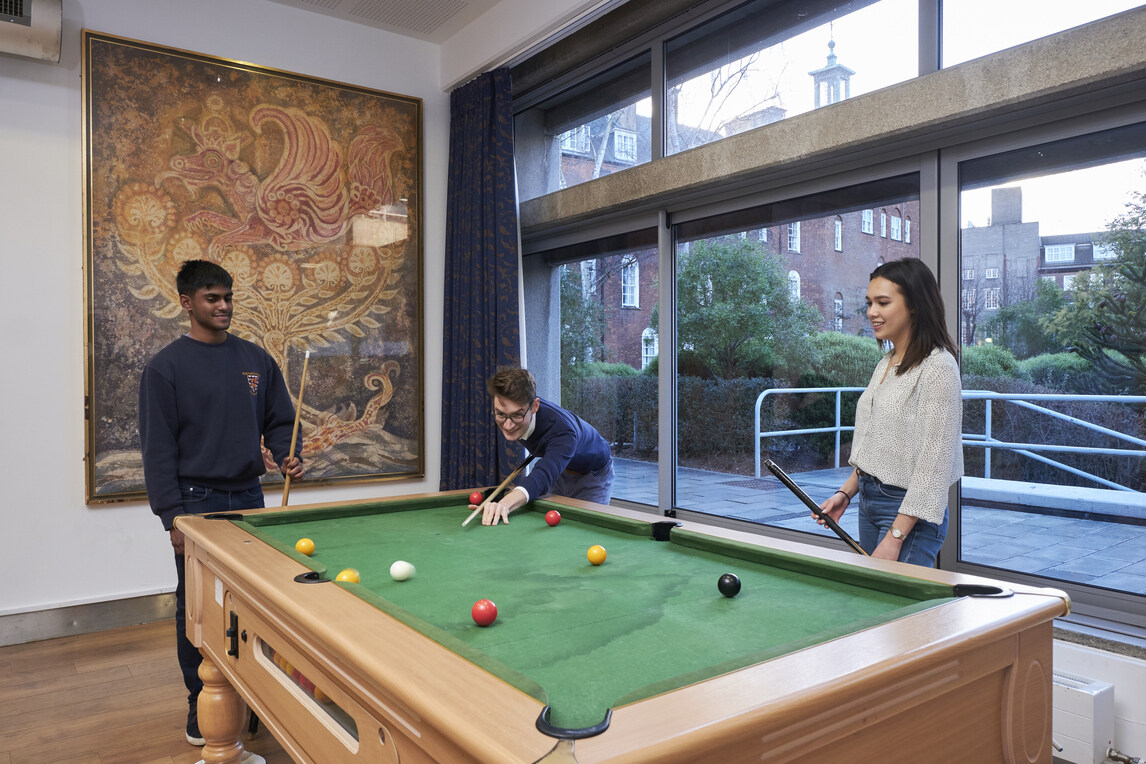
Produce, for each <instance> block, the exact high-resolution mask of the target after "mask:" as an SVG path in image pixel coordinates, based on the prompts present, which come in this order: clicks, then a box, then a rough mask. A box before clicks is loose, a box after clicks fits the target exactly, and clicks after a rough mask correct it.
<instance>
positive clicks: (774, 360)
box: [674, 175, 919, 532]
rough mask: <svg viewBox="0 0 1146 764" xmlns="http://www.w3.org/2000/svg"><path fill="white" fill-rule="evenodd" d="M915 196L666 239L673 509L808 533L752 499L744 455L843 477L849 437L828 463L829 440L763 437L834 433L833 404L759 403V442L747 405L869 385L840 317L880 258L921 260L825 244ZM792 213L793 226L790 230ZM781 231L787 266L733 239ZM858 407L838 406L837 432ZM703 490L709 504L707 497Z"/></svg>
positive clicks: (858, 326)
mask: <svg viewBox="0 0 1146 764" xmlns="http://www.w3.org/2000/svg"><path fill="white" fill-rule="evenodd" d="M918 186H919V181H918V176H916V175H905V176H899V177H895V178H890V179H887V180H882V181H878V182H872V183H866V184H862V185H856V186H851V187H847V188H842V189H837V190H834V191H831V192H826V193H822V194H817V195H814V196H808V197H800V198H798V199H791V200H785V201H782V202H776V203H772V204H765V205H761V206H756V207H750V208H747V209H743V210H738V211H733V212H729V213H727V214H722V215H717V216H712V217H706V218H702V219H698V220H694V221H690V222H683V223H680V224H678V225H676V226H675V228H674V230H675V237H676V250H675V257H676V295H677V306H676V327H677V355H678V358H679V363H678V370H679V371H678V376H677V390H678V393H677V402H676V413H677V427H678V430H677V464H676V471H675V474H676V503H677V506H678V507H680V508H682V509H687V510H690V511H695V512H702V513H705V514H718V515H722V516H727V517H736V518H740V519H744V520H751V521H753V522H758V523H768V524H774V523H779V522H781V521H783V523H784V524H787V525H788V526H789V527H793V528H797V529H799V530H802V531H806V532H815V530H816V528H817V526H815V524H814V523H810V522H803V523H801V522H800V521H799V519H797V518H796V517H795V516H794V515H793V513H792V510H791V506H790V504H789V503H788V502H785V501H784V497H783V496H782V495H781V496H780V498H779V500H778V501H776V502H771V501H768V500H765V499H764V498H763V497H761V496H759V489H758V488H755V485H756V484H757V483H758V482H759V479H760V477H761V476H760V475H758V474H757V473H756V453H755V444H756V443H757V442H759V443H760V449H761V455H762V456H763V457H764V458H772V459H774V460H775V461H776V462H777V463H779V464H781V465H788V466H789V467H792V466H793V465H798V469H799V470H800V471H804V470H816V469H819V470H825V471H827V473H829V474H830V473H831V472H832V470H835V469H837V468H838V467H839V465H840V464H842V465H844V467H843V468H842V469H845V470H846V465H847V449H848V443H849V441H850V436H849V435H848V433H847V432H844V433H843V437H842V448H841V450H839V451H837V450H836V447H835V439H834V436H833V435H831V434H825V435H813V436H807V435H805V436H798V435H796V436H787V435H780V436H768V435H766V433H769V432H777V431H785V430H799V429H804V428H808V427H824V426H829V427H830V426H832V425H833V424H834V422H835V419H834V411H835V408H834V405H833V403H832V401H833V400H834V397H833V396H834V393H831V392H824V393H818V394H813V395H803V394H773V395H769V396H767V397H766V398H765V399H764V400H763V402H762V403H761V419H760V422H761V429H759V430H757V429H756V419H755V410H756V405H757V397H758V396H760V395H761V394H762V393H763V392H764V391H765V390H768V389H770V388H776V387H816V388H824V389H825V390H827V389H831V388H836V387H848V386H854V385H866V384H867V381H868V380H869V379H870V377H871V373H872V370H873V369H874V368H875V365H876V363H877V362H878V361H879V358H880V355H881V353H882V351H881V349H880V346H879V344H878V343H877V342H876V341H875V339H874V338H873V337H872V334H871V327H870V326H869V325H868V324H867V321H866V320H865V319H864V318H863V317H862V312H852V313H850V314H848V313H845V311H844V305H845V304H850V305H855V306H862V305H863V304H864V295H865V294H866V291H867V283H868V276H869V274H870V273H871V271H872V270H874V269H875V267H876V266H877V265H878V264H879V263H880V262H881V261H882V260H883V259H884V258H885V257H886V258H887V259H895V258H898V257H903V256H915V257H918V254H919V253H918V250H911V249H910V248H908V247H906V246H904V245H903V244H900V243H894V242H891V241H890V240H884V239H880V238H878V237H863V238H862V240H861V241H859V242H857V243H856V244H855V245H854V246H852V245H850V244H849V246H848V250H847V252H846V253H844V254H843V255H841V254H840V253H838V252H836V250H835V247H834V246H833V240H834V236H833V231H834V230H835V227H836V224H837V222H838V221H843V224H844V227H845V228H847V227H849V226H855V227H858V226H859V224H860V220H861V218H862V215H863V210H864V209H869V208H871V207H873V206H874V205H876V204H879V203H887V204H895V205H897V206H899V207H901V208H907V209H912V210H915V211H917V210H918V207H919V201H918ZM797 212H798V214H800V216H801V218H802V219H800V220H792V218H791V216H792V215H793V214H797ZM785 227H786V228H787V229H788V231H789V232H791V231H793V230H798V231H800V238H801V241H802V244H801V249H800V253H799V254H798V255H796V254H795V253H793V252H791V251H790V249H789V248H788V247H787V246H786V247H784V248H782V249H780V248H776V247H773V246H769V245H768V244H765V243H762V242H760V241H759V239H758V238H757V237H755V236H742V235H741V234H742V233H743V232H745V231H754V230H757V229H760V228H779V229H781V230H782V229H783V228H785ZM790 241H791V240H790V239H789V241H787V242H785V243H786V244H789V243H790ZM893 250H894V251H893ZM856 397H857V394H855V393H848V394H847V396H846V397H845V404H844V407H843V412H842V417H843V419H842V421H841V424H842V425H844V428H845V430H850V427H851V425H852V424H853V423H854V417H855V400H856ZM825 418H826V419H827V420H830V421H825ZM758 436H763V437H759V441H757V439H758ZM826 479H828V480H836V479H839V480H842V479H843V478H842V477H838V476H836V475H832V476H831V477H828V478H826ZM714 483H719V484H721V488H720V491H721V492H722V496H721V497H720V498H719V499H717V498H716V497H714V496H712V495H711V492H712V490H713V485H714ZM754 495H755V496H756V497H757V498H756V500H753V499H752V497H753V496H754ZM802 519H804V520H806V516H805V517H803V518H802ZM848 522H852V520H851V519H849V521H848Z"/></svg>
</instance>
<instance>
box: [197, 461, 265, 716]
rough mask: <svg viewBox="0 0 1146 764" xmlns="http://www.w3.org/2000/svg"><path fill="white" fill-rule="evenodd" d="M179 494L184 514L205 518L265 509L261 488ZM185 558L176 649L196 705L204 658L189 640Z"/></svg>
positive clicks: (198, 489)
mask: <svg viewBox="0 0 1146 764" xmlns="http://www.w3.org/2000/svg"><path fill="white" fill-rule="evenodd" d="M179 490H180V491H181V492H182V494H183V511H184V513H185V514H194V515H206V514H210V513H211V512H232V511H234V510H237V509H256V508H258V507H264V506H266V504H264V503H263V489H262V486H260V485H257V484H256V485H255V487H254V488H248V489H245V490H241V491H220V490H217V489H215V488H204V487H203V486H201V485H190V484H187V483H183V484H180V486H179ZM183 568H184V561H183V555H181V554H177V555H175V570H176V571H177V578H176V584H175V647H176V651H177V652H178V654H179V668H180V669H181V670H182V671H183V684H184V685H186V687H187V700H188V702H189V703H190V704H192V705H194V703H195V701H196V700H197V699H198V698H199V692H200V691H201V690H202V689H203V680H202V679H200V678H199V664H200V663H202V662H203V656H202V655H200V654H199V651H198V650H196V649H195V645H193V644H191V640H189V639H187V591H186V585H185V582H184V577H183Z"/></svg>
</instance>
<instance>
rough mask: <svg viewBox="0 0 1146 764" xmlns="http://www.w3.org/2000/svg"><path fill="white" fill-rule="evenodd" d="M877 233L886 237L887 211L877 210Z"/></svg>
mask: <svg viewBox="0 0 1146 764" xmlns="http://www.w3.org/2000/svg"><path fill="white" fill-rule="evenodd" d="M879 235H880V236H882V237H883V238H885V239H886V238H887V213H886V212H884V211H883V210H880V211H879Z"/></svg>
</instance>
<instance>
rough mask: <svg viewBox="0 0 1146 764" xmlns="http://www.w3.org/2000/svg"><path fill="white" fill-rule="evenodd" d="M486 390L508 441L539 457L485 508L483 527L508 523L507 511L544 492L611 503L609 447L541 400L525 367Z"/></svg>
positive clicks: (588, 428)
mask: <svg viewBox="0 0 1146 764" xmlns="http://www.w3.org/2000/svg"><path fill="white" fill-rule="evenodd" d="M486 390H487V391H488V392H489V395H490V397H491V398H492V399H493V416H494V420H495V421H496V422H497V426H498V429H500V430H501V434H502V435H503V436H504V437H505V439H506V440H516V441H518V442H519V443H521V445H523V446H525V448H526V449H528V451H529V453H531V454H533V455H535V456H536V457H537V458H536V459H535V460H534V462H533V470H532V471H531V472H530V473H529V474H528V475H526V476H525V477H519V478H518V479H517V484H516V485H515V486H514V488H513V490H512V491H510V492H509V493H507V494H506V495H505V496H504V497H503V498H502V499H501V500H500V501H497V502H490V503H489V504H486V505H485V509H484V510H483V514H482V520H481V522H482V525H497V524H498V522H499V521H500V522H505V523H508V522H509V513H510V512H512V511H513V510H515V509H517V508H518V507H520V506H522V505H523V504H525V503H526V502H528V501H529V500H530V499H534V498H538V497H540V496H544V495H546V494H550V493H552V494H556V495H558V496H567V497H569V498H571V499H584V500H585V501H593V502H597V503H598V504H608V503H609V498H610V497H611V496H612V493H613V457H612V454H611V453H610V451H609V444H608V443H606V442H605V439H604V438H602V437H601V435H600V433H598V432H597V431H596V430H595V429H593V426H592V425H591V424H589V423H588V422H586V421H585V420H583V419H581V418H580V417H578V416H577V415H576V414H572V413H570V412H568V411H566V410H565V409H563V408H561V407H560V406H557V405H555V404H553V403H550V402H549V401H546V400H542V399H541V398H538V397H537V383H536V382H535V381H534V379H533V375H532V374H530V373H529V372H528V371H526V370H525V369H502V370H501V371H499V372H498V373H497V374H495V375H493V376H492V377H490V379H489V381H488V382H487V383H486Z"/></svg>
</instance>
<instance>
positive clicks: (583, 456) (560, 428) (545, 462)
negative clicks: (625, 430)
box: [517, 398, 612, 499]
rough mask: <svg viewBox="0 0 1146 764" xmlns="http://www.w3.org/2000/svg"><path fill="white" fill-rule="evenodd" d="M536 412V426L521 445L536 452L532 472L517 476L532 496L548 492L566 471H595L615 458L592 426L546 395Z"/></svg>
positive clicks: (533, 452)
mask: <svg viewBox="0 0 1146 764" xmlns="http://www.w3.org/2000/svg"><path fill="white" fill-rule="evenodd" d="M540 400H541V406H540V407H539V408H538V409H537V413H536V414H535V415H534V418H535V421H536V423H537V424H536V425H535V426H534V428H533V432H532V433H531V434H530V436H529V437H528V438H522V439H521V445H523V446H525V447H526V448H527V449H529V453H531V454H536V455H537V460H536V461H535V462H534V463H533V471H532V472H530V473H529V474H528V475H526V476H525V477H523V478H518V480H517V485H519V486H521V487H522V488H524V489H525V490H527V491H529V497H530V499H536V498H538V497H540V496H544V495H545V494H547V493H549V489H550V488H551V487H552V485H553V481H555V480H556V479H557V476H558V475H560V474H561V473H562V472H564V471H565V470H572V471H573V472H595V471H597V470H599V469H601V468H602V467H604V466H605V465H606V464H608V463H609V461H610V460H611V459H612V455H611V454H610V453H609V444H608V443H606V442H605V439H604V438H602V437H601V435H600V433H598V432H597V431H596V430H595V429H593V425H591V424H589V423H588V422H586V421H585V420H584V419H582V418H581V417H579V416H577V415H576V414H571V413H570V412H568V411H566V410H565V409H563V408H561V407H560V406H557V405H554V404H552V403H550V402H549V401H547V400H545V399H544V398H542V399H540Z"/></svg>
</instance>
